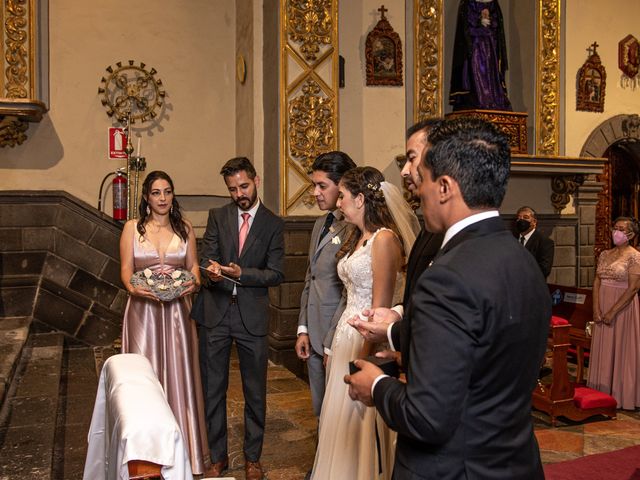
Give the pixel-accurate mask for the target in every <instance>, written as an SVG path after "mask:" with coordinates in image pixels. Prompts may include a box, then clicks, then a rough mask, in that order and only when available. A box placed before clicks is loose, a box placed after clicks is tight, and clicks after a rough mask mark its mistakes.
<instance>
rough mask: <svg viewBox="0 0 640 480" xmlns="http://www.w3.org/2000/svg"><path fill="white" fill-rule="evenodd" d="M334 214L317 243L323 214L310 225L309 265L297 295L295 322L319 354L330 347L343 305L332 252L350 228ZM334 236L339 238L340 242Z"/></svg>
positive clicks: (344, 296) (336, 250) (337, 248)
mask: <svg viewBox="0 0 640 480" xmlns="http://www.w3.org/2000/svg"><path fill="white" fill-rule="evenodd" d="M335 215H336V219H335V220H334V221H333V225H332V226H331V230H330V231H329V233H327V234H326V235H325V237H324V238H323V239H322V241H320V243H319V244H318V238H319V237H320V232H321V231H322V227H323V226H324V221H325V218H327V215H323V216H321V217H319V218H318V219H317V220H316V223H315V224H314V226H313V231H312V233H311V242H310V244H309V267H308V268H307V274H306V277H305V281H304V289H303V290H302V296H301V297H300V317H299V318H298V325H299V326H300V325H304V326H305V327H307V331H308V333H309V340H310V341H311V346H312V348H313V349H314V350H315V352H316V353H318V354H319V355H322V354H323V347H326V348H330V347H331V341H332V340H333V334H334V332H335V329H336V324H337V323H338V320H339V319H340V315H342V312H343V311H344V307H345V305H346V295H343V290H344V287H343V285H342V281H341V280H340V278H339V277H338V271H337V268H336V266H337V264H338V259H337V258H336V253H337V252H338V250H340V247H341V246H342V242H344V241H345V240H346V238H347V235H348V233H349V231H350V230H351V228H350V227H349V226H348V225H347V224H346V223H345V222H343V221H342V220H341V219H338V217H339V216H340V217H341V214H340V212H339V211H336V212H335ZM334 238H338V239H340V243H337V242H338V241H337V240H334Z"/></svg>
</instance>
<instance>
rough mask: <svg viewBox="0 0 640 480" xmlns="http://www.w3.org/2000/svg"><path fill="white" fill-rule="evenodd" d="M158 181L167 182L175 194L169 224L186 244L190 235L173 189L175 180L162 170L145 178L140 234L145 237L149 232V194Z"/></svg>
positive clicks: (137, 226)
mask: <svg viewBox="0 0 640 480" xmlns="http://www.w3.org/2000/svg"><path fill="white" fill-rule="evenodd" d="M156 180H166V181H167V183H168V184H169V186H170V187H171V191H172V192H173V201H172V203H171V210H170V211H169V222H170V223H171V228H172V229H173V231H174V232H175V233H176V234H177V235H178V236H179V237H180V238H182V240H184V241H185V242H186V241H187V238H188V237H189V234H188V232H187V226H186V224H185V223H184V221H183V220H182V214H181V213H180V205H179V204H178V200H177V199H176V191H175V189H174V188H173V180H171V177H170V176H169V175H168V174H167V173H165V172H163V171H161V170H154V171H153V172H149V175H147V178H145V179H144V182H143V183H142V197H141V198H140V204H139V205H138V223H137V225H136V228H137V230H138V233H139V234H140V236H141V237H144V234H145V233H146V231H147V229H146V228H145V225H146V223H147V220H148V218H147V217H149V216H150V213H151V212H147V209H148V208H149V203H148V202H147V197H149V193H150V192H151V185H153V182H155V181H156Z"/></svg>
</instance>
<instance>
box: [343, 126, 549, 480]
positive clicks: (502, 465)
mask: <svg viewBox="0 0 640 480" xmlns="http://www.w3.org/2000/svg"><path fill="white" fill-rule="evenodd" d="M429 142H430V143H431V147H430V149H429V150H428V152H427V153H426V155H423V158H422V162H421V163H420V165H419V167H418V173H419V174H420V176H421V179H422V184H421V185H420V187H419V189H418V190H419V194H420V199H421V202H422V208H423V213H424V217H425V222H426V225H427V227H428V228H429V229H430V230H432V231H438V232H445V237H444V241H443V245H442V249H441V250H440V252H439V253H438V255H437V256H436V259H435V261H434V263H433V264H432V266H431V267H429V268H428V269H427V270H426V271H425V272H424V273H423V274H422V276H421V277H420V279H419V280H418V285H417V286H416V288H415V290H414V292H413V297H412V304H411V307H410V309H409V311H408V312H407V315H406V318H405V320H403V321H402V322H396V323H392V324H390V325H389V326H388V327H386V326H385V325H384V324H375V323H373V322H363V321H355V322H353V323H354V324H355V325H356V326H357V327H358V328H359V330H360V331H361V333H363V334H364V336H365V338H366V339H367V340H378V341H379V340H381V339H384V338H386V337H387V335H386V334H387V333H389V336H390V338H391V339H392V343H394V344H395V345H401V346H402V347H403V349H402V356H403V363H404V364H405V366H406V383H402V382H400V381H398V380H396V379H394V378H391V377H388V376H385V375H384V374H382V370H380V369H379V368H378V367H376V366H375V365H373V364H372V363H369V362H367V361H364V360H356V362H355V363H356V366H357V367H359V368H360V371H359V372H358V373H356V374H354V375H347V376H345V382H347V383H349V384H350V389H349V393H350V395H351V397H352V398H353V399H357V400H360V401H362V402H363V403H365V404H367V405H375V406H376V408H377V409H378V411H379V413H380V414H381V415H382V417H383V418H384V420H385V422H386V423H387V424H388V425H389V426H390V427H391V428H392V429H394V430H396V431H397V432H398V441H397V447H396V461H395V467H394V479H396V480H403V479H407V480H409V479H411V480H417V479H438V480H448V479H509V480H516V479H521V480H532V479H541V478H544V475H543V472H542V465H541V462H540V454H539V450H538V445H537V443H536V440H535V437H534V435H533V425H532V421H531V392H532V390H533V388H534V386H535V383H536V379H537V375H538V370H539V367H540V363H541V361H542V357H543V355H544V351H545V346H546V338H547V333H548V328H549V319H550V317H551V301H550V297H549V292H548V290H547V286H546V284H545V283H544V280H543V278H542V276H541V275H540V274H539V273H538V271H537V267H536V263H535V260H534V259H533V257H532V256H531V255H530V254H529V253H528V252H526V251H525V250H524V249H523V248H522V247H521V246H520V245H518V242H517V241H516V240H515V239H514V238H513V235H511V233H510V232H508V231H507V230H505V228H504V225H503V222H502V220H501V219H500V217H499V213H498V210H497V209H498V208H499V207H500V205H501V203H502V199H503V198H504V193H505V190H506V185H507V180H508V177H509V170H510V151H509V144H508V141H507V139H506V137H505V136H504V135H503V134H502V133H499V132H498V131H497V130H496V129H495V127H493V126H492V125H491V124H489V123H487V122H485V121H482V120H479V119H471V118H464V117H462V118H457V119H453V120H446V121H444V122H443V123H442V124H441V125H439V126H438V127H436V128H435V129H434V130H433V131H432V132H431V133H430V134H429ZM402 324H407V325H408V327H407V328H402V329H400V328H399V327H400V325H402ZM399 334H401V335H402V336H403V337H404V338H402V339H400V338H398V335H399Z"/></svg>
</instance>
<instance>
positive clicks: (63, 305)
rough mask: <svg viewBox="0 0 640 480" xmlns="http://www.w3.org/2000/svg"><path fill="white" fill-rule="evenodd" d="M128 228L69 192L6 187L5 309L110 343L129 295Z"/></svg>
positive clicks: (1, 256)
mask: <svg viewBox="0 0 640 480" xmlns="http://www.w3.org/2000/svg"><path fill="white" fill-rule="evenodd" d="M121 228H122V227H121V226H120V225H119V224H118V223H116V222H114V221H113V220H112V219H111V218H110V217H108V216H106V215H103V214H100V213H98V211H97V210H96V209H94V208H92V207H91V206H89V205H87V204H85V203H84V202H82V201H80V200H78V199H76V198H74V197H72V196H71V195H69V194H67V193H65V192H59V191H52V192H31V191H29V192H24V191H14V192H11V191H9V192H0V272H1V275H0V317H15V316H32V317H33V318H34V320H36V322H39V323H40V324H41V326H43V327H44V328H45V329H52V330H58V331H62V332H64V333H65V334H67V335H68V336H70V337H73V338H75V339H77V340H80V341H81V342H83V343H86V344H89V345H109V344H111V343H112V342H113V341H114V340H115V339H116V338H118V336H119V335H120V330H121V326H122V314H123V312H124V306H125V304H126V299H127V295H126V291H125V290H123V288H122V284H121V282H120V254H119V247H118V245H119V238H120V231H121Z"/></svg>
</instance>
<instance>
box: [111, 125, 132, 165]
mask: <svg viewBox="0 0 640 480" xmlns="http://www.w3.org/2000/svg"><path fill="white" fill-rule="evenodd" d="M126 146H127V134H126V133H125V131H124V128H119V127H109V141H108V147H109V159H118V158H127V152H125V150H124V149H125V148H126Z"/></svg>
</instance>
